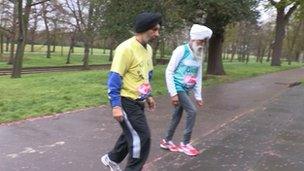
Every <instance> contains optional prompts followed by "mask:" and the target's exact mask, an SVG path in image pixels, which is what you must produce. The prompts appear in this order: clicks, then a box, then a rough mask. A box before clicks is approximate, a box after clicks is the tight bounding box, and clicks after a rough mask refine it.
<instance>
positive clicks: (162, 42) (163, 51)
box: [160, 38, 165, 58]
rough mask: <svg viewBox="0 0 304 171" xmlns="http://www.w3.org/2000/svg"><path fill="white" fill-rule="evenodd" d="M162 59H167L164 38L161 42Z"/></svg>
mask: <svg viewBox="0 0 304 171" xmlns="http://www.w3.org/2000/svg"><path fill="white" fill-rule="evenodd" d="M160 58H165V40H164V38H162V39H161V42H160Z"/></svg>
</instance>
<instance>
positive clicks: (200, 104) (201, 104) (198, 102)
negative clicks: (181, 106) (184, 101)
mask: <svg viewBox="0 0 304 171" xmlns="http://www.w3.org/2000/svg"><path fill="white" fill-rule="evenodd" d="M196 104H197V105H198V106H199V107H203V106H204V101H203V100H196Z"/></svg>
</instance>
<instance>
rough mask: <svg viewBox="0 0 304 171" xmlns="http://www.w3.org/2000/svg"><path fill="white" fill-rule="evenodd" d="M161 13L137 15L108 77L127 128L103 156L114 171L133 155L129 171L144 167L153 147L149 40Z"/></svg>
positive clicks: (117, 110)
mask: <svg viewBox="0 0 304 171" xmlns="http://www.w3.org/2000/svg"><path fill="white" fill-rule="evenodd" d="M160 24H161V15H160V14H158V13H150V12H144V13H141V14H139V15H138V16H137V17H136V18H135V27H134V28H135V33H136V34H135V36H134V37H132V38H130V39H128V40H126V41H124V42H123V43H121V44H120V45H119V46H118V47H117V48H116V50H115V55H114V59H113V63H112V67H111V71H110V73H109V78H108V95H109V99H110V103H111V106H112V113H113V117H114V118H115V119H116V120H117V121H118V122H119V123H120V126H121V128H122V130H123V132H122V134H121V135H120V137H119V138H118V140H117V142H116V144H115V147H114V148H113V150H112V151H110V152H109V153H108V154H106V155H104V156H102V157H101V161H102V163H103V164H104V165H106V166H108V167H110V169H111V171H114V170H115V171H117V170H120V168H119V166H118V163H120V162H122V161H123V159H124V158H125V157H126V156H127V154H129V159H128V162H127V165H126V168H125V170H127V171H128V170H130V171H131V170H132V171H137V170H141V169H142V167H143V165H144V164H145V161H146V160H147V158H148V155H149V150H150V137H151V134H150V129H149V126H148V123H147V119H146V117H145V114H144V103H145V102H146V103H147V104H148V107H149V109H150V110H154V108H155V101H154V100H153V98H152V96H151V85H150V80H151V77H152V73H153V63H152V48H151V46H150V45H149V44H148V42H149V41H151V40H153V39H156V38H157V37H158V36H159V29H160Z"/></svg>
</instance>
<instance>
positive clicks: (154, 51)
mask: <svg viewBox="0 0 304 171" xmlns="http://www.w3.org/2000/svg"><path fill="white" fill-rule="evenodd" d="M158 48H159V41H158V39H157V40H154V41H153V42H152V49H153V53H152V61H153V65H157V61H156V55H157V51H158Z"/></svg>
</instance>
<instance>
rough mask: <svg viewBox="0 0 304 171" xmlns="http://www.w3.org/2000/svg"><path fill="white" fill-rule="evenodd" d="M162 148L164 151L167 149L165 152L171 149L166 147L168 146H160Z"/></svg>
mask: <svg viewBox="0 0 304 171" xmlns="http://www.w3.org/2000/svg"><path fill="white" fill-rule="evenodd" d="M160 148H162V149H165V150H169V148H168V147H166V146H164V145H162V144H161V145H160Z"/></svg>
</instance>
